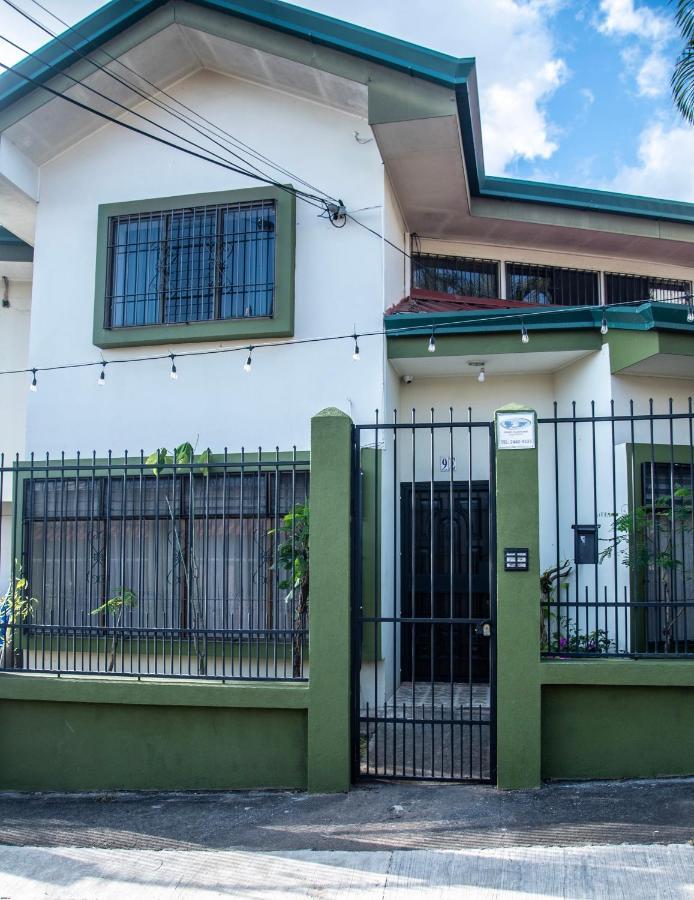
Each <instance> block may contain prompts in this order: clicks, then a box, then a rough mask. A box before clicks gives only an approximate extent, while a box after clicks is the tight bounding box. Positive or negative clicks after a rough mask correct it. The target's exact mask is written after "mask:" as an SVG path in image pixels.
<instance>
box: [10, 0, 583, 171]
mask: <svg viewBox="0 0 694 900" xmlns="http://www.w3.org/2000/svg"><path fill="white" fill-rule="evenodd" d="M101 2H102V0H61V3H60V4H58V5H59V6H60V10H59V14H60V15H61V16H62V17H64V18H66V19H67V20H68V21H73V22H74V21H77V20H78V19H79V18H80V17H81V16H83V15H86V14H87V13H88V12H90V11H91V10H92V9H96V8H98V7H99V6H100V5H101ZM294 2H295V3H298V4H299V5H301V6H304V7H306V8H308V9H314V10H317V11H318V12H322V13H326V14H327V15H331V16H335V17H336V18H340V19H349V20H350V21H352V22H356V23H357V24H359V25H364V26H366V27H367V28H373V29H375V30H376V31H381V32H384V33H386V34H392V35H395V36H397V37H401V38H403V39H404V40H408V41H412V42H413V43H415V44H420V45H423V46H426V47H431V48H433V49H435V50H440V51H442V52H444V53H449V54H451V55H453V56H474V57H476V59H477V74H478V85H479V90H480V99H481V109H482V130H483V137H484V152H485V164H486V168H487V171H488V172H489V173H492V174H497V175H501V174H504V172H505V171H507V169H508V167H509V165H510V164H511V163H512V162H513V160H515V159H524V160H528V161H531V162H532V161H541V160H546V159H548V158H549V157H551V156H552V154H553V153H554V151H555V150H556V149H557V132H556V130H555V129H554V128H553V126H552V122H551V120H550V118H549V115H548V113H547V110H546V101H547V100H548V99H549V98H550V97H551V96H552V94H553V93H554V92H555V91H556V89H557V88H558V87H559V86H560V85H561V84H562V83H563V82H564V81H565V80H566V78H567V77H568V70H567V68H566V65H565V63H564V62H563V61H562V59H561V55H560V53H559V52H558V50H557V48H556V46H555V43H554V39H553V36H552V33H551V24H552V15H553V14H554V13H555V12H556V11H557V10H558V9H559V8H560V6H561V5H562V3H564V2H565V0H485V2H483V3H481V2H480V0H379V2H377V3H374V2H373V0H350V3H349V4H347V3H345V0H294ZM44 18H45V20H46V21H48V18H47V17H44ZM52 24H54V25H55V24H56V23H52ZM0 25H5V27H4V28H3V27H0V33H6V34H10V35H11V34H12V33H13V32H14V33H15V34H19V31H18V29H21V30H22V35H21V36H22V41H18V42H19V43H23V44H24V45H25V46H32V47H33V46H36V45H38V44H41V43H43V39H44V38H45V35H43V36H42V35H41V34H40V33H39V32H37V31H36V29H33V32H32V34H31V35H30V36H29V35H28V34H26V33H24V31H25V26H26V27H27V28H28V29H32V26H27V23H25V22H23V20H22V19H21V18H20V17H19V16H17V15H16V14H14V13H11V14H10V12H9V11H6V10H5V9H4V7H3V5H2V4H0ZM56 27H57V26H56ZM4 49H6V48H4ZM0 58H3V59H4V60H5V59H6V61H8V62H9V61H10V56H9V54H7V53H3V54H2V56H1V57H0ZM12 61H14V60H13V59H12Z"/></svg>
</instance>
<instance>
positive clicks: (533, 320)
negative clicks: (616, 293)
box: [384, 301, 694, 338]
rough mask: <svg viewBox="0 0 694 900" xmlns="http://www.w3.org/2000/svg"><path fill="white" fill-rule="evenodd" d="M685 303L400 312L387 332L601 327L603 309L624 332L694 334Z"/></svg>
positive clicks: (388, 319) (388, 318)
mask: <svg viewBox="0 0 694 900" xmlns="http://www.w3.org/2000/svg"><path fill="white" fill-rule="evenodd" d="M687 309H688V307H687V306H686V305H685V304H675V303H654V302H651V301H648V302H645V303H636V304H620V305H619V306H606V307H599V306H598V307H596V306H572V307H568V306H565V307H549V308H544V309H539V308H538V307H536V306H529V307H528V309H527V310H519V309H516V308H514V309H490V310H470V311H467V312H445V313H396V314H395V315H390V316H386V317H385V319H384V324H385V331H386V334H387V335H388V337H393V338H395V337H398V338H406V337H422V336H424V335H426V336H428V335H430V334H431V332H432V329H434V331H435V333H436V335H444V334H475V333H479V332H484V333H485V334H489V333H491V332H508V331H513V332H517V331H519V330H520V328H521V324H523V325H525V327H526V328H527V330H528V331H566V330H573V329H582V328H590V329H596V328H598V329H599V328H600V326H601V324H602V316H603V312H604V313H605V316H606V318H607V323H608V326H609V327H610V328H616V329H619V330H623V331H651V330H654V329H659V330H668V331H682V332H686V333H687V334H694V324H690V323H688V322H687Z"/></svg>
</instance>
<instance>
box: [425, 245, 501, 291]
mask: <svg viewBox="0 0 694 900" xmlns="http://www.w3.org/2000/svg"><path fill="white" fill-rule="evenodd" d="M412 287H415V288H422V289H424V290H428V291H436V292H438V293H441V294H458V295H460V296H462V297H498V296H499V263H498V262H494V261H493V260H489V259H471V258H469V257H463V256H437V255H435V254H430V253H418V254H416V255H415V256H413V257H412Z"/></svg>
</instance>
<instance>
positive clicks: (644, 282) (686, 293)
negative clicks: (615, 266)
mask: <svg viewBox="0 0 694 900" xmlns="http://www.w3.org/2000/svg"><path fill="white" fill-rule="evenodd" d="M691 294H692V283H691V281H682V280H680V279H677V278H659V277H655V276H651V275H623V274H618V273H615V272H606V273H605V303H644V302H646V301H648V300H657V301H660V302H662V303H687V302H691Z"/></svg>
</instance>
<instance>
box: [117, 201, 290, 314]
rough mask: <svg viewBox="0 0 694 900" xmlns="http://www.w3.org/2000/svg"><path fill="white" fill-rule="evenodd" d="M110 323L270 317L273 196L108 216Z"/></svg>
mask: <svg viewBox="0 0 694 900" xmlns="http://www.w3.org/2000/svg"><path fill="white" fill-rule="evenodd" d="M108 266H109V270H108V271H109V274H108V291H107V297H106V300H107V314H108V324H109V325H110V326H111V328H123V327H129V326H134V325H162V324H170V323H176V322H199V321H204V320H208V319H240V318H243V317H255V316H271V315H272V307H273V295H274V288H275V203H274V201H273V200H265V201H258V202H255V203H226V204H217V205H214V206H198V207H191V208H188V209H172V210H168V211H163V212H154V213H135V214H132V215H122V216H113V217H112V218H111V219H110V222H109V247H108Z"/></svg>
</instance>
